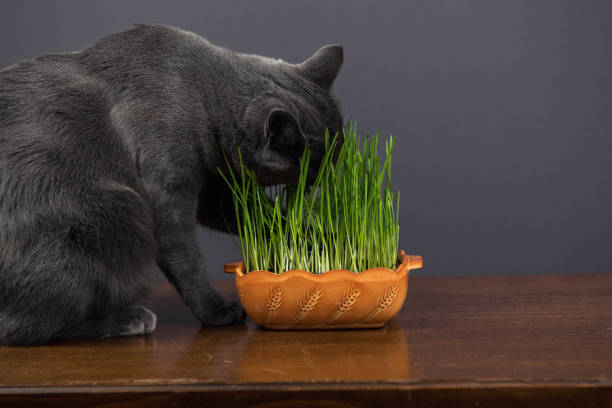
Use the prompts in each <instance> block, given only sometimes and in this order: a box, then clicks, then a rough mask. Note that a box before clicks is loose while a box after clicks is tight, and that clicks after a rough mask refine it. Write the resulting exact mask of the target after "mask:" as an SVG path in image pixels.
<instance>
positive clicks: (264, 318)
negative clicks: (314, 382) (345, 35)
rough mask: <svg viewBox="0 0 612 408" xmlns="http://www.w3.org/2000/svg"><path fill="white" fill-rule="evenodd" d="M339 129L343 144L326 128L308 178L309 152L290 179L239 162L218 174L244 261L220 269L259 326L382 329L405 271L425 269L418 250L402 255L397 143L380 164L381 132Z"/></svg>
mask: <svg viewBox="0 0 612 408" xmlns="http://www.w3.org/2000/svg"><path fill="white" fill-rule="evenodd" d="M343 132H344V138H343V140H344V142H343V143H342V145H341V146H340V147H338V145H337V137H331V136H330V135H329V134H328V133H326V135H325V145H326V153H325V155H324V157H323V159H322V161H321V164H320V167H319V171H318V173H317V174H316V176H315V177H314V181H312V180H310V181H311V182H309V180H308V169H309V161H310V152H309V150H308V149H305V150H304V153H303V155H302V157H301V160H300V175H299V179H298V182H297V184H296V185H291V186H288V185H287V186H275V187H272V188H268V189H266V188H264V187H262V186H261V185H260V184H259V183H258V182H257V179H256V176H255V174H254V173H253V172H252V171H250V170H249V169H248V168H246V167H245V166H244V165H242V166H241V169H240V172H239V173H238V174H236V173H234V172H232V171H231V170H230V169H229V166H228V171H226V172H224V171H221V170H220V173H221V175H222V176H223V178H224V180H225V182H226V183H227V184H228V186H229V187H230V189H231V191H232V193H233V197H234V204H235V211H236V219H237V221H238V238H239V247H240V250H241V253H242V257H243V260H242V262H234V263H228V264H226V265H225V271H226V272H230V273H234V274H235V275H236V287H237V290H238V294H239V297H240V301H241V302H242V304H243V306H244V308H245V310H246V312H247V314H248V315H249V316H250V317H251V318H252V319H253V320H255V321H256V322H257V323H259V324H261V325H263V326H265V327H268V328H271V329H322V328H323V329H324V328H357V327H381V326H382V325H384V323H385V322H386V321H387V320H389V319H391V318H392V317H393V316H394V315H395V314H396V313H397V312H398V311H399V310H400V309H401V307H402V305H403V302H404V299H405V296H406V292H407V288H408V272H409V271H410V270H411V269H416V268H420V267H421V266H422V258H421V257H420V256H416V255H413V256H409V255H406V254H405V253H404V252H403V251H398V249H399V248H398V243H399V225H398V223H399V217H398V208H399V192H398V193H397V195H395V194H394V192H393V190H392V188H391V187H392V186H391V154H392V152H393V146H394V144H395V139H394V138H392V137H390V138H389V139H388V140H386V141H385V157H384V160H382V162H381V158H380V157H379V155H378V147H379V146H378V145H379V135H378V134H376V136H375V137H370V136H366V137H365V139H364V140H361V138H360V137H359V136H358V133H357V128H356V126H355V125H353V124H351V125H350V126H349V128H348V129H345V130H343ZM336 150H337V151H336ZM333 158H335V160H334V159H333Z"/></svg>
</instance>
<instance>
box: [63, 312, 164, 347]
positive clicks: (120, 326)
mask: <svg viewBox="0 0 612 408" xmlns="http://www.w3.org/2000/svg"><path fill="white" fill-rule="evenodd" d="M156 326H157V316H156V315H155V313H153V312H152V311H150V310H149V309H147V308H146V307H144V306H140V305H135V306H130V307H128V308H127V309H125V310H123V311H121V312H119V313H112V314H110V315H107V316H104V317H102V318H98V319H93V318H90V319H87V320H84V321H82V322H79V323H77V324H75V325H71V326H69V327H67V328H65V329H63V330H61V331H59V332H58V333H57V334H55V335H54V336H53V340H63V339H72V338H102V337H117V336H137V335H141V334H150V333H153V331H154V330H155V327H156Z"/></svg>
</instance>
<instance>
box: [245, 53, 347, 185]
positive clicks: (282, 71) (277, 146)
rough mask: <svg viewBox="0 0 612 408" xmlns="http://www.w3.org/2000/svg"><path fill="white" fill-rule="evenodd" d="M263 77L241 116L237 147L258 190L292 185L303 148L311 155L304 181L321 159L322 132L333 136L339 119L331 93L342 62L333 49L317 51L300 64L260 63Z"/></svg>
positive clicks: (297, 172)
mask: <svg viewBox="0 0 612 408" xmlns="http://www.w3.org/2000/svg"><path fill="white" fill-rule="evenodd" d="M260 62H261V65H259V69H260V73H261V74H262V75H263V76H264V77H265V80H264V81H263V82H260V89H259V91H258V93H257V95H255V96H254V98H253V99H252V101H251V103H250V104H249V106H248V107H247V109H246V111H245V115H244V118H243V126H242V127H243V129H244V132H245V134H244V135H243V137H242V138H241V140H240V141H239V146H240V150H241V152H242V156H243V161H244V163H246V164H247V166H248V167H249V168H250V169H251V170H253V171H254V172H255V174H256V176H257V178H258V181H259V182H260V183H261V184H262V185H272V184H294V183H296V182H297V180H298V175H299V164H300V157H301V155H302V152H303V151H304V148H305V147H306V146H308V147H309V149H310V152H311V159H310V167H309V179H310V180H312V178H313V177H314V176H315V175H316V172H317V170H318V168H319V166H320V163H321V159H322V158H323V155H324V153H325V130H326V129H328V130H329V132H330V136H332V137H333V136H334V135H335V134H336V133H338V135H339V136H338V143H339V144H341V143H342V127H343V121H342V114H341V112H340V107H339V105H338V101H337V100H336V98H335V97H334V96H333V95H332V93H331V87H332V84H333V82H334V80H335V79H336V76H337V75H338V72H339V71H340V67H341V66H342V62H343V50H342V47H341V46H339V45H328V46H325V47H323V48H320V49H319V50H317V51H316V52H315V53H314V55H313V56H312V57H310V58H308V59H307V60H306V61H304V62H302V63H301V64H289V63H286V62H284V61H281V60H269V59H261V60H260Z"/></svg>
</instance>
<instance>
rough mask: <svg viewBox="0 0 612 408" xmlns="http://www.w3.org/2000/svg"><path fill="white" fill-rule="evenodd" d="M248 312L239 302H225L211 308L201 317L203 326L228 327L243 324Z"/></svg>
mask: <svg viewBox="0 0 612 408" xmlns="http://www.w3.org/2000/svg"><path fill="white" fill-rule="evenodd" d="M245 317H246V312H245V311H244V309H243V308H242V305H241V304H240V303H238V302H229V303H226V302H223V303H220V304H217V305H215V306H214V307H210V308H208V309H207V310H206V313H204V314H203V315H201V316H200V321H201V322H202V325H203V326H228V325H230V324H237V323H242V321H243V320H244V318H245Z"/></svg>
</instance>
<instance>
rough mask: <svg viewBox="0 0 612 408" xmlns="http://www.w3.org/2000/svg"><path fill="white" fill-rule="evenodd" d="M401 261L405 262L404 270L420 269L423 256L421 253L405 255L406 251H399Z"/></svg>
mask: <svg viewBox="0 0 612 408" xmlns="http://www.w3.org/2000/svg"><path fill="white" fill-rule="evenodd" d="M400 259H401V262H402V263H404V262H407V263H408V264H407V265H406V270H408V271H411V270H413V269H421V268H422V267H423V257H422V256H421V255H406V253H405V252H404V251H403V250H401V251H400Z"/></svg>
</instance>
